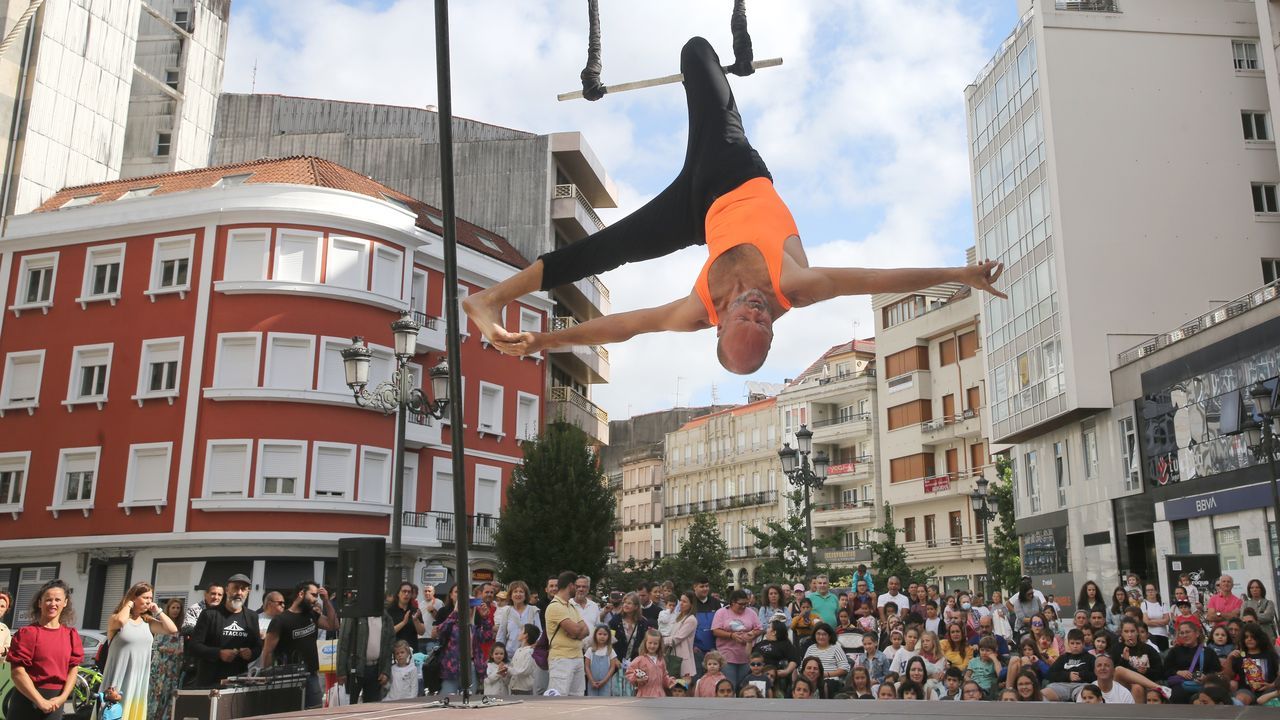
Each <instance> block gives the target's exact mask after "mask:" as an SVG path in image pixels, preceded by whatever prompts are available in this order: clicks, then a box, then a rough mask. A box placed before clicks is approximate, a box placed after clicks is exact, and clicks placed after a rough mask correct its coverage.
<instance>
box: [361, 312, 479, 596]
mask: <svg viewBox="0 0 1280 720" xmlns="http://www.w3.org/2000/svg"><path fill="white" fill-rule="evenodd" d="M420 327H421V325H419V324H418V323H417V321H415V320H414V319H413V315H411V314H410V313H409V312H407V311H406V312H405V313H404V314H402V315H401V316H400V319H399V320H396V321H395V322H393V323H391V332H392V334H393V335H394V336H395V356H396V368H395V371H394V372H392V373H391V379H390V380H385V381H383V382H381V383H378V384H377V385H376V386H374V387H373V388H369V387H368V385H369V364H370V360H371V359H372V357H373V351H372V350H370V349H369V346H368V345H366V344H365V342H364V338H362V337H359V336H357V337H354V338H352V339H351V346H350V347H347V348H344V349H343V350H342V367H343V370H344V372H345V373H346V379H347V387H349V388H351V394H352V395H353V396H354V397H355V399H356V404H357V405H359V406H360V407H367V408H373V409H375V410H381V411H382V414H383V415H390V414H391V413H395V414H396V444H395V475H394V476H393V477H392V478H391V553H390V555H391V558H390V559H391V562H390V566H389V567H388V568H387V580H388V582H387V586H388V587H389V588H391V590H392V591H394V589H395V588H393V587H391V586H392V584H393V583H395V584H399V583H400V582H401V581H403V580H404V559H403V558H402V557H401V555H400V530H401V527H402V526H403V524H404V518H403V517H401V516H402V515H403V514H404V433H405V422H406V420H407V418H408V414H409V413H414V414H419V415H430V416H431V417H433V418H436V419H437V420H438V419H440V418H442V417H444V412H445V409H446V408H447V407H448V405H449V363H448V362H446V361H444V360H441V361H440V363H439V364H438V365H436V366H435V367H433V368H431V370H430V371H429V372H428V375H429V376H430V378H431V395H432V397H434V398H436V399H435V400H432V399H431V398H429V397H427V395H426V394H425V393H423V392H422V390H421V389H420V388H416V387H413V376H412V375H411V374H410V373H409V359H410V358H412V357H413V355H414V351H415V347H416V345H417V342H418V329H419V328H420ZM455 521H456V522H459V523H460V522H461V519H456V520H455Z"/></svg>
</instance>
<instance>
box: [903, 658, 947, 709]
mask: <svg viewBox="0 0 1280 720" xmlns="http://www.w3.org/2000/svg"><path fill="white" fill-rule="evenodd" d="M902 681H903V683H912V684H913V685H918V686H919V687H920V691H921V694H920V697H919V698H918V699H920V700H938V699H940V698H941V697H942V693H941V692H939V691H936V690H930V689H929V673H928V671H927V670H926V669H925V665H924V658H922V657H920V656H919V655H917V656H915V657H913V658H911V659H910V660H908V661H907V669H906V670H904V671H903V673H902ZM933 687H935V688H936V687H937V686H936V685H934V686H933Z"/></svg>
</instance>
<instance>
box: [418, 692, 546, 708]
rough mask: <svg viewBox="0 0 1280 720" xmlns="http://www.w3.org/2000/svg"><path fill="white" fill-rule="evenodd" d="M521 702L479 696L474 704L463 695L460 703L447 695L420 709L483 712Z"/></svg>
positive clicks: (468, 696)
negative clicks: (487, 709) (486, 709)
mask: <svg viewBox="0 0 1280 720" xmlns="http://www.w3.org/2000/svg"><path fill="white" fill-rule="evenodd" d="M523 702H524V701H523V700H510V699H508V698H500V697H491V696H489V695H483V696H481V697H480V699H479V700H478V701H476V702H472V701H471V696H470V695H463V696H462V702H454V701H452V700H450V699H449V696H448V695H445V696H444V697H441V698H440V699H439V700H436V701H435V702H429V703H427V704H426V705H422V706H421V707H422V708H424V709H427V708H451V709H454V710H483V709H485V708H493V707H505V706H507V705H519V704H521V703H523Z"/></svg>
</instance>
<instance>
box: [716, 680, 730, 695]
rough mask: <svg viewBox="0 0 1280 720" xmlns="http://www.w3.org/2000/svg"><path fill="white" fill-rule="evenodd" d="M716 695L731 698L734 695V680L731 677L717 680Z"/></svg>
mask: <svg viewBox="0 0 1280 720" xmlns="http://www.w3.org/2000/svg"><path fill="white" fill-rule="evenodd" d="M715 696H716V697H718V698H731V697H733V696H734V692H733V681H732V680H730V679H729V678H722V679H721V680H718V681H717V682H716V694H715Z"/></svg>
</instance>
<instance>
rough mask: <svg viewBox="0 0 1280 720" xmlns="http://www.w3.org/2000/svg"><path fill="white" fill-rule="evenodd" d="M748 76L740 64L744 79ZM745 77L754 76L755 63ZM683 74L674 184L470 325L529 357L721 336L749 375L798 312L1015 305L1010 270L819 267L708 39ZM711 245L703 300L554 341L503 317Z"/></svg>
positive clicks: (506, 291) (552, 262)
mask: <svg viewBox="0 0 1280 720" xmlns="http://www.w3.org/2000/svg"><path fill="white" fill-rule="evenodd" d="M748 52H749V51H748ZM742 66H744V64H743V63H741V62H739V63H736V64H735V72H738V70H737V68H738V67H742ZM745 67H746V68H750V62H749V61H747V62H746V63H745ZM680 71H681V72H682V73H683V74H684V88H685V98H686V101H687V102H688V106H689V144H688V147H687V149H686V154H685V162H684V167H683V168H682V169H681V170H680V173H679V175H677V176H676V179H675V180H674V181H673V182H672V183H671V184H670V185H669V186H667V188H666V189H664V190H663V191H662V192H660V193H658V195H657V196H656V197H654V198H653V199H652V200H650V201H649V202H648V203H647V204H645V206H644V207H642V208H640V209H639V210H637V211H636V212H634V213H632V214H631V215H628V216H627V217H625V218H623V219H622V220H620V221H618V222H617V223H615V224H613V225H612V226H610V227H608V228H605V229H604V230H601V231H600V232H598V233H596V234H594V235H591V236H589V237H587V238H585V239H583V240H581V241H580V242H577V243H573V244H571V245H567V246H565V247H563V248H560V249H558V250H555V251H553V252H550V253H547V254H545V255H543V256H542V257H540V258H538V260H537V261H535V262H534V263H533V264H532V265H530V266H529V267H527V268H525V269H524V270H521V271H520V272H519V273H517V274H515V275H513V276H512V277H510V278H508V279H506V280H504V281H502V282H501V283H498V284H497V285H495V286H493V287H491V288H488V289H486V290H483V291H481V292H479V293H476V294H474V295H471V296H469V297H467V298H466V299H465V300H464V301H463V308H464V309H465V310H466V313H467V315H468V316H469V317H470V318H471V319H472V321H473V322H475V323H476V325H477V326H478V327H479V328H480V332H482V333H483V334H484V336H485V338H486V339H488V340H489V342H491V343H493V345H494V346H495V347H497V348H498V349H499V350H501V351H502V352H505V353H507V354H511V355H529V354H532V353H535V352H538V351H540V350H542V349H544V348H554V347H560V346H566V345H599V344H604V343H613V342H622V341H624V340H628V339H630V338H632V337H635V336H636V335H639V334H642V333H649V332H659V331H675V332H689V331H694V330H702V329H704V328H709V327H715V328H716V334H717V337H718V346H717V356H718V358H719V360H720V364H721V365H723V366H724V367H725V369H727V370H729V371H730V372H734V373H738V374H742V375H745V374H749V373H752V372H755V371H756V370H757V369H758V368H759V367H760V366H761V365H763V364H764V361H765V358H766V357H767V356H768V354H769V348H770V345H771V344H772V342H773V323H774V321H776V320H777V319H778V318H779V317H781V316H782V315H784V314H785V313H786V312H787V311H788V310H790V309H791V308H793V307H804V306H807V305H812V304H814V303H817V302H821V301H823V300H827V299H830V298H834V297H840V296H843V295H862V294H872V293H892V292H909V291H912V290H918V289H922V288H927V287H932V286H934V285H937V284H939V283H944V282H960V283H964V284H966V285H970V286H972V287H975V288H978V289H981V290H986V291H987V292H991V293H994V294H995V295H998V296H999V297H1005V295H1004V294H1003V293H1000V292H999V291H997V290H996V289H995V288H994V287H993V286H992V283H994V282H995V281H996V280H997V279H998V278H999V277H1000V273H1001V272H1002V271H1003V265H1001V264H1000V263H997V262H993V261H989V260H988V261H985V262H982V263H979V264H977V265H974V266H970V267H957V268H911V269H906V268H901V269H889V270H881V269H870V268H811V267H809V262H808V259H807V258H806V257H805V252H804V247H803V245H801V242H800V235H799V231H798V230H797V229H796V225H795V221H794V220H793V219H792V217H791V213H790V211H789V210H788V209H787V206H786V205H785V204H784V203H783V202H782V198H780V197H778V194H777V192H776V191H775V190H774V188H773V179H772V176H771V175H770V174H769V170H768V168H767V167H765V164H764V161H763V160H762V159H761V158H760V155H759V153H757V152H756V151H755V150H754V149H753V148H752V147H751V144H750V143H749V142H748V141H747V136H746V133H745V132H744V131H743V127H742V117H741V116H740V115H739V114H738V107H737V103H736V102H735V101H734V99H733V92H732V90H730V88H729V82H728V79H727V78H726V77H725V74H724V71H723V70H722V69H721V66H720V59H719V57H718V56H717V55H716V52H715V50H713V49H712V48H711V45H710V44H709V43H708V42H707V41H706V40H704V39H703V38H700V37H695V38H693V39H692V40H690V41H689V42H688V43H686V44H685V46H684V48H683V50H682V51H681V54H680ZM703 244H705V245H706V246H707V250H708V255H709V257H708V258H707V262H706V264H705V265H703V267H702V272H701V273H699V275H698V278H697V281H696V282H695V284H694V287H693V291H692V292H690V293H689V294H688V295H687V296H685V297H682V298H680V299H678V300H674V301H672V302H669V303H666V304H665V305H659V306H656V307H651V308H645V309H643V310H633V311H630V312H624V313H617V314H615V315H606V316H604V317H599V318H595V319H593V320H589V321H587V322H585V323H581V324H579V325H575V326H573V327H569V328H565V329H562V330H556V331H554V332H549V333H530V332H511V331H508V330H507V329H506V328H504V327H503V326H502V324H501V321H500V319H499V318H500V312H501V309H502V308H503V307H504V306H505V305H506V304H507V303H509V302H511V301H512V300H515V299H517V298H519V297H521V296H523V295H525V294H527V293H530V292H533V291H536V290H540V289H541V290H546V289H550V288H553V287H556V286H558V285H562V284H565V283H570V282H574V281H575V280H579V279H582V278H584V277H587V276H589V275H594V274H596V273H601V272H605V271H607V270H612V269H614V268H616V267H618V266H620V265H623V264H625V263H628V262H636V261H641V260H649V259H652V258H657V257H662V256H664V255H667V254H670V253H672V252H675V251H676V250H679V249H681V248H684V247H688V246H690V245H703Z"/></svg>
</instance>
